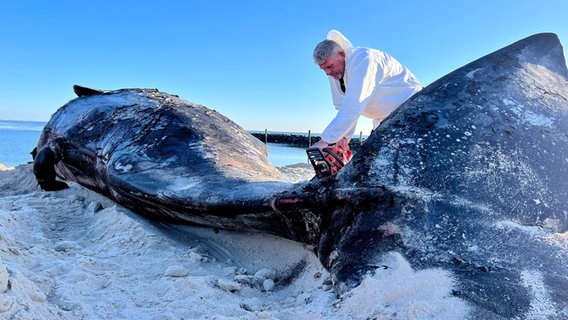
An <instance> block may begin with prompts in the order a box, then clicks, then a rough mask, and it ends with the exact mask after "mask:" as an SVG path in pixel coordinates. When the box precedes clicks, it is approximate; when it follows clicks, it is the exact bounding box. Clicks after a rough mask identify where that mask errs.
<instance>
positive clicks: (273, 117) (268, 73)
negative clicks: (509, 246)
mask: <svg viewBox="0 0 568 320" xmlns="http://www.w3.org/2000/svg"><path fill="white" fill-rule="evenodd" d="M350 2H351V4H349V5H347V4H346V3H348V1H333V0H332V1H310V0H300V1H294V0H289V1H266V0H263V1H246V0H241V1H215V0H208V1H206V0H201V1H190V0H186V1H155V0H154V1H145V0H135V1H120V0H113V1H76V0H75V1H57V0H54V1H26V0H22V1H2V2H1V3H0V37H1V41H0V119H8V120H38V121H46V120H48V119H49V118H50V116H51V114H53V113H54V112H55V111H56V110H57V109H58V108H59V107H60V106H62V105H63V104H65V103H66V102H67V101H69V100H71V99H73V98H74V94H73V91H72V85H73V84H81V85H85V86H91V87H95V88H101V89H105V90H112V89H119V88H133V87H142V88H157V89H159V90H161V91H164V92H168V93H172V94H177V95H179V96H180V97H181V98H183V99H185V100H188V101H191V102H194V103H199V104H202V105H205V106H207V107H209V108H212V109H216V110H217V111H219V112H221V113H222V114H224V115H226V116H228V117H229V118H231V119H232V120H234V121H235V122H237V123H239V124H240V125H241V126H243V127H244V128H246V129H249V130H264V129H268V130H272V131H298V132H306V131H307V130H311V131H312V132H321V131H322V130H323V129H324V128H325V126H326V125H327V123H328V122H329V121H330V120H331V119H332V117H333V116H334V114H335V110H334V108H333V106H332V104H331V96H330V92H329V87H328V81H327V79H326V77H325V74H324V73H323V72H322V71H321V70H320V69H319V68H318V67H317V66H316V65H314V63H313V61H312V58H311V53H312V51H313V48H314V46H315V45H316V44H317V43H318V42H319V41H321V40H323V39H324V38H325V36H326V34H327V31H328V30H330V29H337V30H339V31H341V32H342V33H343V34H344V35H345V36H346V37H347V38H348V39H350V40H351V42H352V43H353V44H354V45H355V46H366V47H372V48H377V49H381V50H383V51H386V52H388V53H390V54H391V55H393V56H394V57H395V58H396V59H397V60H399V61H400V62H401V63H402V64H404V65H406V66H407V67H408V68H409V69H410V70H411V71H412V72H413V73H414V74H415V75H416V76H417V77H418V78H419V80H420V81H421V82H422V83H423V84H424V85H427V84H430V83H431V82H433V81H434V80H436V79H438V78H440V77H442V76H443V75H445V74H447V73H449V72H451V71H453V70H455V69H456V68H459V67H460V66H462V65H464V64H466V63H468V62H470V61H472V60H475V59H477V58H479V57H481V56H483V55H485V54H488V53H490V52H492V51H495V50H497V49H499V48H501V47H503V46H506V45H508V44H510V43H513V42H515V41H517V40H520V39H522V38H525V37H527V36H529V35H532V34H535V33H539V32H554V33H556V34H557V35H558V36H559V37H560V40H561V41H562V43H563V44H564V45H565V44H566V43H568V19H567V18H566V12H568V1H566V0H555V1H547V0H542V1H536V0H535V1H522V0H517V1H509V0H492V1H485V0H477V1H466V0H463V1H455V0H453V1H404V0H400V1H381V0H363V1H357V0H354V1H350ZM359 123H360V126H359V129H358V131H359V130H363V131H364V134H368V132H367V131H368V130H369V129H370V128H371V121H370V120H368V119H365V118H361V119H360V121H359Z"/></svg>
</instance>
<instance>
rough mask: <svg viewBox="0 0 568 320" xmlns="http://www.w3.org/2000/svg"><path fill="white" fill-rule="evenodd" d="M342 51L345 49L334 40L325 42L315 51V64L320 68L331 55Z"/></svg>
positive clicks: (319, 44)
mask: <svg viewBox="0 0 568 320" xmlns="http://www.w3.org/2000/svg"><path fill="white" fill-rule="evenodd" d="M341 50H343V49H342V48H341V46H340V45H339V44H337V42H335V41H333V40H323V41H322V42H320V43H318V45H317V46H316V48H315V49H314V53H313V55H312V56H313V58H314V62H315V63H316V64H317V65H318V66H319V65H320V64H322V63H323V62H324V61H325V59H327V58H328V57H329V56H330V55H332V54H333V53H335V52H338V51H341Z"/></svg>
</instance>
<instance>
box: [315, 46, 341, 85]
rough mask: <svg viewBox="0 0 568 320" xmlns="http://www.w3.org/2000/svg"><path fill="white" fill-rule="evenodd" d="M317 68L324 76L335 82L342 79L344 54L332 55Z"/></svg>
mask: <svg viewBox="0 0 568 320" xmlns="http://www.w3.org/2000/svg"><path fill="white" fill-rule="evenodd" d="M319 67H320V69H322V70H323V71H324V72H325V74H326V75H328V76H330V77H333V78H334V79H336V80H339V79H341V78H343V73H344V72H345V52H344V51H339V52H336V53H332V54H331V55H330V56H329V57H327V59H325V61H324V62H322V63H321V64H320V65H319Z"/></svg>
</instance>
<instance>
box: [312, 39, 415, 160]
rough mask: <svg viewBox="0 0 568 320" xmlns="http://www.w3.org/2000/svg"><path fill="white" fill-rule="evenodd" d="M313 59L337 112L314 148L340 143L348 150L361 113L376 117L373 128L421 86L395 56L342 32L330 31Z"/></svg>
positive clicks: (368, 116)
mask: <svg viewBox="0 0 568 320" xmlns="http://www.w3.org/2000/svg"><path fill="white" fill-rule="evenodd" d="M313 58H314V62H315V63H316V64H317V65H319V67H320V68H321V69H322V70H323V71H324V72H325V74H326V75H327V76H328V77H329V82H330V85H331V95H332V98H333V104H334V105H335V109H337V110H338V111H337V115H336V116H335V118H334V119H333V120H332V121H331V123H330V124H329V125H328V126H327V127H326V128H325V130H324V131H323V133H322V136H321V140H320V141H318V142H317V143H315V144H314V145H313V146H312V147H313V148H320V149H322V148H326V147H328V145H330V144H337V145H339V146H341V147H342V148H343V149H344V150H348V145H349V140H351V137H352V136H353V133H354V132H355V128H356V126H357V121H358V119H359V117H360V116H361V115H363V116H365V117H367V118H371V119H373V129H375V128H376V127H377V126H378V125H379V123H380V122H381V121H382V120H383V119H384V118H385V117H387V116H388V115H389V114H390V113H391V112H392V111H393V110H394V109H396V108H397V107H398V106H400V105H401V104H402V103H403V102H404V101H406V100H407V99H408V98H410V97H411V96H412V95H414V94H415V93H416V92H418V91H420V90H421V89H422V85H421V84H420V82H419V81H418V80H417V79H416V77H415V76H414V75H413V74H412V73H411V72H410V71H409V70H408V69H407V68H406V67H404V66H403V65H401V64H400V63H399V62H398V61H396V60H395V59H394V58H393V57H391V56H390V55H388V54H387V53H385V52H382V51H380V50H376V49H370V48H362V47H356V48H354V47H353V46H352V45H351V42H350V41H349V40H347V39H346V38H345V37H344V36H343V35H342V34H341V33H340V32H338V31H336V30H331V31H329V33H328V35H327V39H326V40H324V41H322V42H320V43H319V44H318V45H317V46H316V48H315V49H314V53H313Z"/></svg>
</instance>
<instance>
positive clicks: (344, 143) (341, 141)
mask: <svg viewBox="0 0 568 320" xmlns="http://www.w3.org/2000/svg"><path fill="white" fill-rule="evenodd" d="M337 145H338V146H340V147H341V148H342V149H343V150H349V140H347V138H345V137H343V138H341V139H339V141H337Z"/></svg>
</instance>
